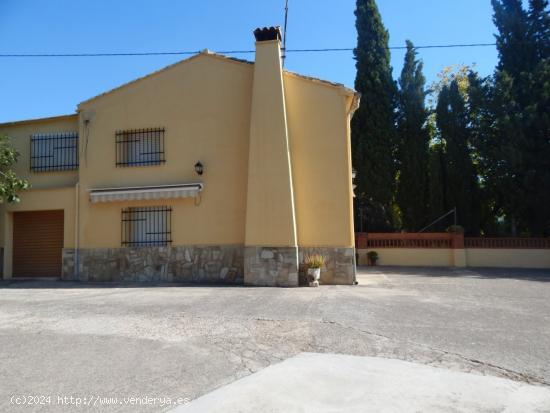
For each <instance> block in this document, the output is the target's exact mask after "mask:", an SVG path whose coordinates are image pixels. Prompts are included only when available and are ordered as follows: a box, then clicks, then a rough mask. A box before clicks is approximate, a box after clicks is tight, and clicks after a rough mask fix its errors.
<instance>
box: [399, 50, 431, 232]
mask: <svg viewBox="0 0 550 413" xmlns="http://www.w3.org/2000/svg"><path fill="white" fill-rule="evenodd" d="M422 67H423V65H422V62H420V61H418V60H417V59H416V51H415V49H414V45H413V43H412V42H411V41H409V40H407V53H406V54H405V64H404V66H403V70H402V71H401V77H400V78H399V99H398V108H399V111H398V122H397V125H398V127H397V130H398V136H399V152H398V161H399V174H398V176H399V179H398V183H397V185H398V187H397V196H396V199H397V203H398V205H399V209H400V210H401V223H402V226H403V228H404V229H406V230H408V231H418V230H419V229H421V228H422V227H423V226H424V225H426V224H427V220H428V219H429V210H428V196H429V192H428V165H429V141H430V136H429V133H428V130H427V129H426V127H427V125H426V120H427V117H428V112H427V110H426V106H425V98H426V91H425V88H424V87H425V84H426V79H425V77H424V74H423V73H422Z"/></svg>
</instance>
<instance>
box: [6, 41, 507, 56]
mask: <svg viewBox="0 0 550 413" xmlns="http://www.w3.org/2000/svg"><path fill="white" fill-rule="evenodd" d="M488 46H493V47H494V46H496V43H472V44H439V45H427V46H415V47H414V48H415V49H448V48H455V47H488ZM406 48H407V46H389V47H388V49H390V50H403V49H406ZM352 50H354V48H353V47H347V48H327V49H286V50H285V52H286V53H307V52H347V51H352ZM197 53H200V51H183V52H126V53H34V54H24V53H20V54H18V53H15V54H14V53H12V54H1V53H0V57H109V56H166V55H193V54H197ZM215 53H221V54H248V53H255V50H223V51H216V52H215Z"/></svg>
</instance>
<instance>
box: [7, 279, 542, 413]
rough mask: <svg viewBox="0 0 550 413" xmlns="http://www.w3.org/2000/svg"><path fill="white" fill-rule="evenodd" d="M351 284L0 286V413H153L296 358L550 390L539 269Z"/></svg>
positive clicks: (61, 284) (33, 283)
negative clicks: (355, 361) (442, 370)
mask: <svg viewBox="0 0 550 413" xmlns="http://www.w3.org/2000/svg"><path fill="white" fill-rule="evenodd" d="M359 280H360V285H358V286H353V287H352V286H325V287H320V288H299V289H278V288H244V287H208V286H203V287H184V286H176V285H168V286H167V285H163V286H148V287H145V286H135V285H132V286H128V285H127V286H120V285H119V286H116V285H97V284H96V285H92V284H77V283H61V282H53V283H52V282H49V283H48V282H37V281H34V282H11V283H3V284H0V378H1V380H2V385H1V386H0V411H8V410H9V411H63V410H65V411H74V410H75V403H77V402H79V403H80V404H81V407H82V405H83V404H84V403H86V404H90V403H91V404H95V405H96V407H101V408H102V411H164V410H169V409H171V408H173V407H174V403H176V402H181V401H182V400H183V399H184V398H188V399H194V398H196V397H198V396H200V395H203V394H205V393H207V392H209V391H211V390H213V389H215V388H217V387H219V386H221V385H224V384H228V383H230V382H233V381H234V380H236V379H238V378H241V377H244V376H246V375H248V374H250V373H252V372H256V371H259V370H261V369H263V368H264V367H266V366H268V365H270V364H273V363H276V362H278V361H282V360H285V359H287V358H289V357H291V356H294V355H296V354H298V353H302V352H317V353H323V352H325V353H341V354H352V355H365V356H379V357H386V358H395V359H401V360H406V361H415V362H420V363H423V364H427V365H430V366H438V367H447V368H450V369H453V370H457V371H466V372H470V371H474V372H479V373H480V374H487V375H493V376H498V377H506V378H511V379H513V380H518V381H524V382H531V383H538V384H543V385H546V386H550V299H549V298H550V271H544V270H540V271H528V270H521V271H520V270H472V269H467V270H457V269H396V268H386V269H383V270H382V269H376V270H372V269H369V270H362V271H361V274H360V276H359ZM12 396H14V397H15V398H14V397H12ZM23 396H39V398H29V397H26V399H25V398H23ZM40 396H41V397H40ZM70 396H72V397H73V399H72V401H71V399H70ZM17 397H19V398H17ZM48 397H49V399H48ZM132 397H134V399H131V398H132ZM155 397H156V398H157V399H156V400H153V398H155ZM147 398H149V399H147ZM178 398H180V400H177V399H178ZM29 401H32V402H40V403H42V404H38V405H36V404H33V405H29V404H28V403H29ZM23 402H25V403H26V404H25V405H21V404H20V405H14V404H12V403H23ZM71 403H72V404H71ZM107 403H108V405H107ZM113 403H114V404H113ZM86 407H89V408H90V409H89V410H90V411H93V410H94V409H93V408H91V407H90V406H86Z"/></svg>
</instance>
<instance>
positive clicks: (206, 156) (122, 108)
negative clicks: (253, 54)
mask: <svg viewBox="0 0 550 413" xmlns="http://www.w3.org/2000/svg"><path fill="white" fill-rule="evenodd" d="M262 47H265V50H266V56H265V62H266V65H265V67H262V68H261V72H260V74H259V75H257V76H256V78H257V80H258V82H259V87H260V89H265V90H264V92H265V93H264V95H265V96H267V97H269V95H270V93H271V91H272V90H274V89H275V90H276V91H277V93H279V95H278V101H279V102H280V101H281V99H284V100H283V101H282V103H284V104H285V105H286V122H287V125H285V119H284V115H285V113H284V112H285V111H284V109H285V108H284V107H273V105H271V104H270V103H269V102H267V104H264V106H263V108H260V105H259V104H258V106H257V109H261V110H259V111H257V113H256V115H257V116H256V119H255V121H254V122H251V112H252V92H253V82H254V77H255V75H254V69H255V66H254V65H251V64H247V63H244V62H237V61H234V60H230V59H226V58H223V57H220V56H217V55H213V54H209V53H203V54H200V55H198V56H196V57H193V58H191V59H188V60H187V61H184V62H181V63H178V64H175V65H172V66H170V67H168V68H166V69H163V70H161V71H160V72H158V73H156V74H154V75H152V76H148V77H146V78H144V79H139V80H136V81H134V82H132V83H130V84H127V85H125V86H122V87H120V88H118V89H117V90H115V91H113V92H111V93H106V94H103V95H100V96H98V97H96V98H93V99H90V100H88V101H85V102H83V103H81V104H80V105H79V107H78V112H79V113H78V116H76V115H75V116H70V117H59V118H52V119H46V120H42V121H33V122H25V123H17V124H4V125H0V132H5V133H7V134H8V135H10V136H12V137H13V138H14V140H13V142H14V146H15V147H16V148H17V149H18V150H19V151H20V152H21V153H22V156H21V161H20V162H19V164H18V165H17V168H16V170H17V172H18V173H19V174H20V175H21V176H23V177H27V178H29V179H30V181H31V184H32V185H33V188H34V189H33V190H32V191H29V192H27V193H25V194H24V195H23V197H22V202H21V204H19V205H18V206H15V207H9V208H11V210H15V209H18V208H22V209H25V210H33V209H36V210H41V209H42V210H43V209H57V208H58V207H59V205H61V204H63V205H65V204H66V206H65V207H64V209H66V215H65V216H66V217H65V219H66V221H67V220H68V217H69V216H71V217H72V218H71V219H70V221H71V222H70V223H69V222H66V227H65V230H66V237H65V246H66V247H73V246H74V245H75V235H74V233H75V230H76V228H75V224H74V220H75V219H76V218H75V214H76V212H75V204H76V202H75V199H74V198H75V196H76V194H75V192H74V191H75V184H76V183H77V182H79V189H78V193H79V202H78V205H79V206H78V213H77V215H78V216H79V225H78V231H79V234H78V246H79V247H80V248H110V247H119V246H120V242H121V240H120V219H121V209H122V208H125V207H128V206H148V205H168V206H171V207H172V208H173V212H172V240H173V245H224V244H225V245H243V244H245V243H246V242H247V226H246V217H247V198H248V201H249V202H250V204H251V205H249V208H248V210H249V211H251V210H252V209H254V210H255V211H256V212H255V213H254V214H253V215H254V220H253V221H254V223H252V222H251V225H250V226H249V232H250V234H249V237H248V239H249V240H250V242H251V245H261V244H264V243H268V244H269V246H279V245H281V246H288V245H296V243H298V245H300V246H334V247H350V246H352V245H353V223H352V212H351V208H352V189H351V159H350V142H349V116H348V112H349V109H350V106H351V101H352V99H353V93H352V92H351V91H349V90H347V89H344V88H341V87H337V86H332V85H328V84H326V83H322V82H319V81H313V80H309V79H308V80H306V79H303V78H300V77H298V76H297V75H294V74H291V73H284V74H283V75H282V76H281V75H280V73H278V71H279V70H280V67H277V66H276V63H277V59H278V58H277V56H278V49H277V45H276V44H275V43H273V44H269V42H266V44H265V45H260V46H259V53H260V54H261V53H262V52H261V49H262ZM259 66H260V65H258V67H259ZM277 79H278V80H279V83H278V84H277ZM281 80H283V83H282V84H281V83H280V81H281ZM271 82H273V83H271ZM274 102H275V103H276V102H277V99H275V100H274ZM85 119H88V120H89V122H88V123H86V122H85ZM272 125H276V127H277V128H279V129H280V130H274V129H272V127H271V126H272ZM277 125H278V126H277ZM150 127H163V128H165V131H166V132H165V138H164V143H165V157H166V163H164V164H161V165H158V166H139V167H116V165H115V162H116V159H115V158H116V148H115V132H116V131H117V130H126V129H139V128H150ZM256 127H258V129H257V130H256ZM274 127H275V126H274ZM285 128H287V142H286V147H285V145H282V146H279V147H277V151H278V156H279V158H280V159H282V163H281V162H279V161H277V162H273V163H272V168H271V172H269V168H266V170H267V172H268V173H266V174H262V176H261V177H260V176H259V175H258V174H257V173H256V172H255V170H249V155H250V151H249V142H250V139H251V136H253V135H254V134H256V136H258V137H259V141H258V143H259V145H258V147H257V149H256V150H255V151H254V153H255V154H256V155H254V157H253V161H254V162H255V163H256V165H259V166H265V165H266V163H267V162H270V161H271V160H273V159H274V150H275V149H273V148H271V146H270V145H269V143H270V139H268V138H269V136H267V135H265V133H266V132H262V130H263V131H268V132H269V133H273V134H274V135H279V134H280V133H283V134H284V133H285V132H284V129H285ZM63 131H78V132H79V137H80V138H79V149H80V153H79V158H80V168H79V171H78V172H76V171H72V172H44V173H30V172H29V154H28V151H29V139H30V138H29V137H30V135H31V134H33V133H41V132H42V133H43V132H63ZM262 142H263V143H262ZM289 152H290V153H289ZM285 159H286V161H285ZM199 160H200V161H201V162H202V163H203V164H204V169H205V172H204V174H203V175H202V176H197V174H196V173H195V171H194V164H195V163H196V162H197V161H199ZM285 162H286V165H287V168H288V169H286V170H284V169H281V168H280V167H279V166H280V165H283V166H284V165H285ZM249 172H250V174H249ZM282 175H285V177H283V178H284V179H283V180H282V182H285V180H286V184H287V185H286V187H285V188H283V191H282V192H281V191H278V190H277V188H276V187H273V186H270V185H268V184H267V183H268V182H269V181H270V179H272V178H275V177H276V178H277V179H278V178H280V177H281V176H282ZM250 178H252V181H254V180H255V178H261V179H256V180H255V184H254V183H253V185H252V186H255V187H256V188H258V189H259V191H256V193H258V194H260V193H263V194H264V195H265V196H252V197H249V196H248V190H249V182H250ZM278 181H281V180H280V179H278ZM195 182H202V183H203V184H204V189H203V191H202V193H201V197H200V200H194V199H189V198H188V199H178V200H160V201H144V202H117V203H106V204H91V203H90V202H89V193H90V189H97V188H105V187H123V186H143V185H166V184H179V183H195ZM62 187H65V189H59V191H58V192H46V191H44V192H40V191H39V190H41V189H42V188H62ZM289 187H290V188H293V187H296V188H298V189H297V190H294V194H292V192H288V191H287V189H288V188H289ZM268 188H269V189H268ZM69 193H72V195H71V196H69V195H68V194H69ZM41 197H42V198H43V199H42V198H41ZM289 197H294V201H293V202H290V205H291V209H289V208H288V205H289V202H278V201H279V200H282V198H286V199H288V198H289ZM54 204H55V205H58V206H57V207H55V208H54V207H53V205H54ZM252 205H256V207H254V208H252ZM283 205H284V207H283ZM292 208H294V211H292ZM278 209H279V210H278ZM282 209H284V211H283V212H284V213H279V212H281V210H282ZM4 215H5V213H2V216H4ZM264 215H265V216H264ZM292 220H295V224H294V225H295V230H294V231H292V225H293V224H292V223H291V226H290V231H289V222H292ZM1 221H2V220H0V225H3V223H2V222H1ZM3 233H4V234H5V233H7V231H3ZM266 235H268V236H267V237H266ZM2 238H5V237H2Z"/></svg>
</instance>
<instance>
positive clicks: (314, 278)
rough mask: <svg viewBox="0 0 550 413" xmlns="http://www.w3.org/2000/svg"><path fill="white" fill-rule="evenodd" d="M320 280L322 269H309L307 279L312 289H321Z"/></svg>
mask: <svg viewBox="0 0 550 413" xmlns="http://www.w3.org/2000/svg"><path fill="white" fill-rule="evenodd" d="M319 278H321V269H320V268H308V269H307V279H308V281H309V286H310V287H319Z"/></svg>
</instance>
